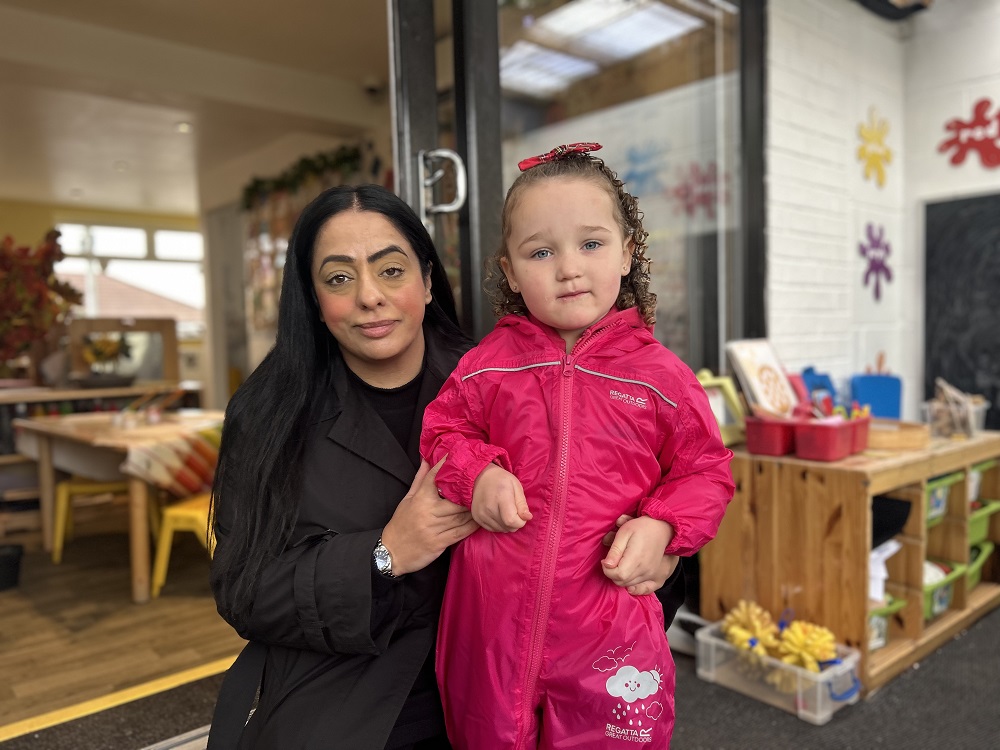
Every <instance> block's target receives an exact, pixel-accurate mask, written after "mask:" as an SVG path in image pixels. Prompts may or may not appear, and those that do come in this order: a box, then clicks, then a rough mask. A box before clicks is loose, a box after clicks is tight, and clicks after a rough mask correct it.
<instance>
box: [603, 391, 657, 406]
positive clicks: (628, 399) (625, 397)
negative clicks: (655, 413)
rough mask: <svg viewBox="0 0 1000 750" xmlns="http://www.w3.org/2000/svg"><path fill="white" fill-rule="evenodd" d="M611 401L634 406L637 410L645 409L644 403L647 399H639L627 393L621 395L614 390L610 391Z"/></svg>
mask: <svg viewBox="0 0 1000 750" xmlns="http://www.w3.org/2000/svg"><path fill="white" fill-rule="evenodd" d="M611 400H612V401H622V402H624V403H626V404H628V405H629V406H635V407H636V408H639V409H645V408H646V403H647V401H648V400H649V399H645V398H639V397H638V396H630V395H629V394H627V393H622V392H621V391H616V390H615V389H614V388H612V389H611Z"/></svg>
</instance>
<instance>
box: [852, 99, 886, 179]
mask: <svg viewBox="0 0 1000 750" xmlns="http://www.w3.org/2000/svg"><path fill="white" fill-rule="evenodd" d="M888 135H889V122H888V121H887V120H886V119H885V118H883V117H879V116H878V115H877V113H876V111H875V108H874V107H872V108H871V109H869V110H868V122H866V123H865V122H862V123H861V124H860V125H858V137H859V138H861V145H860V146H858V161H860V162H861V164H862V165H863V166H864V170H865V172H864V174H865V179H866V180H871V179H874V180H875V184H876V185H878V186H879V187H884V186H885V168H886V167H887V166H888V165H889V164H891V163H892V149H891V148H889V146H888V145H886V142H885V139H886V136H888Z"/></svg>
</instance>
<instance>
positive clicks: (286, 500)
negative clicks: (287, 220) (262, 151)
mask: <svg viewBox="0 0 1000 750" xmlns="http://www.w3.org/2000/svg"><path fill="white" fill-rule="evenodd" d="M350 210H356V211H371V212H373V213H378V214H381V215H382V216H384V217H385V218H386V219H388V220H389V221H390V222H392V224H393V226H394V227H395V228H396V229H397V230H398V231H399V232H400V234H402V235H403V236H404V237H405V238H406V239H407V241H408V242H409V243H410V246H411V247H412V248H413V250H414V252H415V253H416V255H417V257H418V259H419V261H420V268H421V271H422V272H423V274H424V276H425V277H426V276H428V275H429V276H430V277H431V294H432V297H433V298H432V300H431V302H430V303H428V305H427V306H426V308H425V312H424V325H425V326H429V327H431V328H434V329H437V330H438V331H439V332H441V333H443V334H444V335H445V336H447V337H449V338H450V339H452V340H463V339H465V334H463V333H462V331H461V330H460V329H459V328H458V324H457V316H456V313H455V300H454V297H453V296H452V292H451V287H450V286H449V284H448V279H447V276H446V275H445V272H444V268H442V265H441V261H440V259H439V258H438V254H437V252H436V250H435V249H434V243H433V241H432V240H431V238H430V235H429V234H428V233H427V230H426V229H425V228H424V226H423V224H421V223H420V220H419V219H418V218H417V216H416V214H414V213H413V211H412V210H411V209H410V207H409V206H407V205H406V203H404V202H403V201H402V200H401V199H400V198H398V197H397V196H396V195H394V194H393V193H391V192H390V191H388V190H386V189H385V188H382V187H379V186H378V185H359V186H353V185H343V186H340V187H335V188H331V189H329V190H326V191H325V192H323V193H322V194H320V195H319V196H318V197H317V198H316V199H315V200H314V201H313V202H312V203H310V204H309V205H308V206H306V207H305V209H304V210H303V211H302V214H301V215H300V216H299V220H298V222H297V223H296V225H295V230H294V231H293V232H292V237H291V240H290V241H289V244H288V252H287V256H286V261H285V268H284V279H283V280H282V283H281V299H280V303H279V308H278V330H277V336H276V339H275V343H274V347H273V348H272V349H271V351H270V352H268V354H267V356H266V357H265V358H264V360H263V361H262V362H261V363H260V365H258V367H257V368H256V369H255V370H254V371H253V372H252V373H251V374H250V376H249V377H248V378H247V380H246V382H245V383H243V385H242V386H240V388H239V390H237V391H236V393H235V394H234V395H233V397H232V399H231V400H230V402H229V405H228V407H227V408H226V420H225V425H224V429H223V434H222V445H221V448H220V450H219V462H218V466H217V468H216V473H215V483H214V486H213V488H212V516H211V517H212V524H213V525H217V523H218V519H220V518H221V519H224V521H225V523H224V525H225V526H226V527H227V528H226V529H225V538H226V542H225V544H224V545H223V547H222V548H220V549H219V550H217V552H216V556H215V559H214V560H213V563H212V579H213V585H214V588H215V594H216V599H217V602H218V604H219V609H220V612H222V614H223V615H224V616H226V618H227V619H228V620H229V621H230V622H233V623H234V624H235V623H240V624H241V625H242V624H245V623H246V621H247V619H248V617H249V614H250V610H251V608H252V604H253V596H254V591H255V589H256V585H257V582H258V580H259V578H260V575H261V572H262V570H263V568H264V566H265V565H266V564H267V562H268V561H269V560H270V559H272V558H274V557H275V556H276V555H277V554H279V553H280V552H281V550H282V549H283V548H284V546H285V544H286V543H287V542H288V540H289V537H290V535H291V532H292V529H293V527H294V525H295V520H296V516H297V513H298V497H297V480H298V477H299V476H300V475H301V470H300V468H299V467H298V463H299V460H300V458H301V455H302V448H303V445H302V442H301V435H302V434H303V433H304V430H305V427H306V426H307V425H308V423H309V421H310V416H312V415H311V414H310V413H309V411H310V406H311V405H313V404H314V403H315V401H316V396H317V395H318V391H319V390H320V389H323V388H327V387H329V385H328V384H329V373H330V366H331V364H332V362H331V358H332V357H339V356H341V355H340V350H339V348H338V346H337V342H336V340H335V339H334V338H333V336H332V335H331V333H330V331H329V329H327V327H326V324H325V323H324V322H323V321H322V320H321V319H320V310H319V305H318V303H317V302H316V296H315V292H314V289H313V282H312V259H313V248H314V246H315V243H316V237H317V235H318V234H319V232H320V230H321V229H322V227H323V226H324V225H325V224H326V222H327V221H328V220H329V219H330V218H331V217H333V216H336V215H337V214H339V213H342V212H344V211H350Z"/></svg>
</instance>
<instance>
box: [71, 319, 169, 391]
mask: <svg viewBox="0 0 1000 750" xmlns="http://www.w3.org/2000/svg"><path fill="white" fill-rule="evenodd" d="M139 332H142V333H150V334H159V336H160V339H161V340H162V342H163V377H162V380H163V381H165V382H168V383H176V382H178V381H179V380H180V358H179V356H178V345H177V321H176V320H174V319H173V318H74V319H73V320H71V321H70V323H69V354H70V370H71V373H72V374H77V375H79V374H82V373H87V372H90V365H88V364H87V361H86V360H85V359H84V357H83V347H84V338H85V337H86V336H89V335H91V334H94V333H139Z"/></svg>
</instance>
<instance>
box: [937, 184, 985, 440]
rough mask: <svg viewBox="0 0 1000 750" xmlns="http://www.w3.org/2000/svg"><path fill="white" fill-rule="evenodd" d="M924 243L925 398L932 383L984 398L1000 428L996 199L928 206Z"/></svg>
mask: <svg viewBox="0 0 1000 750" xmlns="http://www.w3.org/2000/svg"><path fill="white" fill-rule="evenodd" d="M925 237H926V243H927V273H926V300H927V306H926V326H925V329H924V330H925V337H926V338H925V348H924V395H925V397H927V398H930V397H932V396H933V395H934V379H935V378H936V377H942V378H944V379H945V380H947V381H948V382H949V383H951V384H952V385H954V386H955V387H957V388H960V389H961V390H963V391H965V392H966V393H981V394H983V395H984V396H986V398H987V399H989V400H990V403H991V404H992V406H991V407H990V410H989V412H988V413H987V415H986V427H987V428H988V429H993V430H996V429H1000V408H998V406H1000V403H998V402H1000V195H990V196H985V197H980V198H966V199H963V200H956V201H948V202H946V203H931V204H928V206H927V212H926V234H925Z"/></svg>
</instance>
